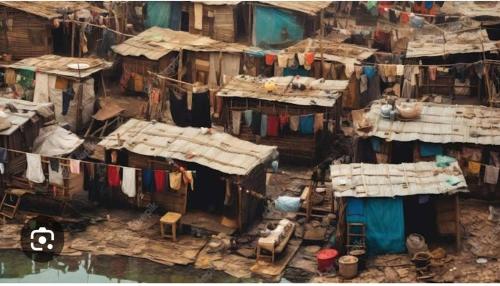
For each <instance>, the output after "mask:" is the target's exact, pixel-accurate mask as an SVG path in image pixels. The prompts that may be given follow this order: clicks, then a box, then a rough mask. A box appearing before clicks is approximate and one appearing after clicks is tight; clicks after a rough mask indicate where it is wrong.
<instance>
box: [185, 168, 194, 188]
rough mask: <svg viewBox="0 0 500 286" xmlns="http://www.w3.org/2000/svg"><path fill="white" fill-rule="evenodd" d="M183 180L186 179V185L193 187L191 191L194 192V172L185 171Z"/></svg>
mask: <svg viewBox="0 0 500 286" xmlns="http://www.w3.org/2000/svg"><path fill="white" fill-rule="evenodd" d="M183 179H185V182H186V184H189V185H191V191H194V178H193V172H192V171H185V172H184V173H183Z"/></svg>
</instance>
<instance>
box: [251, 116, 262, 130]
mask: <svg viewBox="0 0 500 286" xmlns="http://www.w3.org/2000/svg"><path fill="white" fill-rule="evenodd" d="M261 120H262V114H261V113H260V112H258V111H253V112H252V126H251V127H252V133H253V134H254V135H259V134H260V122H261Z"/></svg>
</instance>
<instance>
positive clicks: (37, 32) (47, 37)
mask: <svg viewBox="0 0 500 286" xmlns="http://www.w3.org/2000/svg"><path fill="white" fill-rule="evenodd" d="M0 15H1V16H0V18H1V19H2V20H3V23H4V24H6V23H12V25H11V28H8V29H7V31H6V32H1V33H0V51H1V52H9V53H11V54H12V55H13V59H23V58H27V57H38V56H42V55H46V54H52V52H53V47H52V32H51V23H50V21H49V20H47V19H44V18H41V17H38V16H34V15H31V14H28V13H25V12H22V11H19V10H16V9H12V8H8V7H5V6H0ZM5 36H7V40H8V41H6V39H5Z"/></svg>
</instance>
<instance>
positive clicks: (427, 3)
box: [424, 1, 434, 10]
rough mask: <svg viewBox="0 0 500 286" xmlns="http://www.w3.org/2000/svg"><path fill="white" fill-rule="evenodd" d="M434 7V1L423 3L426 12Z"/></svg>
mask: <svg viewBox="0 0 500 286" xmlns="http://www.w3.org/2000/svg"><path fill="white" fill-rule="evenodd" d="M433 5H434V1H424V7H425V9H427V10H430V9H432V6H433Z"/></svg>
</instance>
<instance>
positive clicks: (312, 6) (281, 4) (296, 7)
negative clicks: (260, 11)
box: [259, 1, 332, 16]
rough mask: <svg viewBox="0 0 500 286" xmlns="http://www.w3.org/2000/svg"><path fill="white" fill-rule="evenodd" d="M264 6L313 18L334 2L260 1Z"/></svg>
mask: <svg viewBox="0 0 500 286" xmlns="http://www.w3.org/2000/svg"><path fill="white" fill-rule="evenodd" d="M259 2H261V3H264V4H268V5H271V6H275V7H278V8H283V9H288V10H292V11H295V12H301V13H305V14H308V15H311V16H315V15H317V14H318V13H319V12H320V11H321V9H325V8H326V7H328V6H329V5H330V3H332V1H259Z"/></svg>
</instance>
